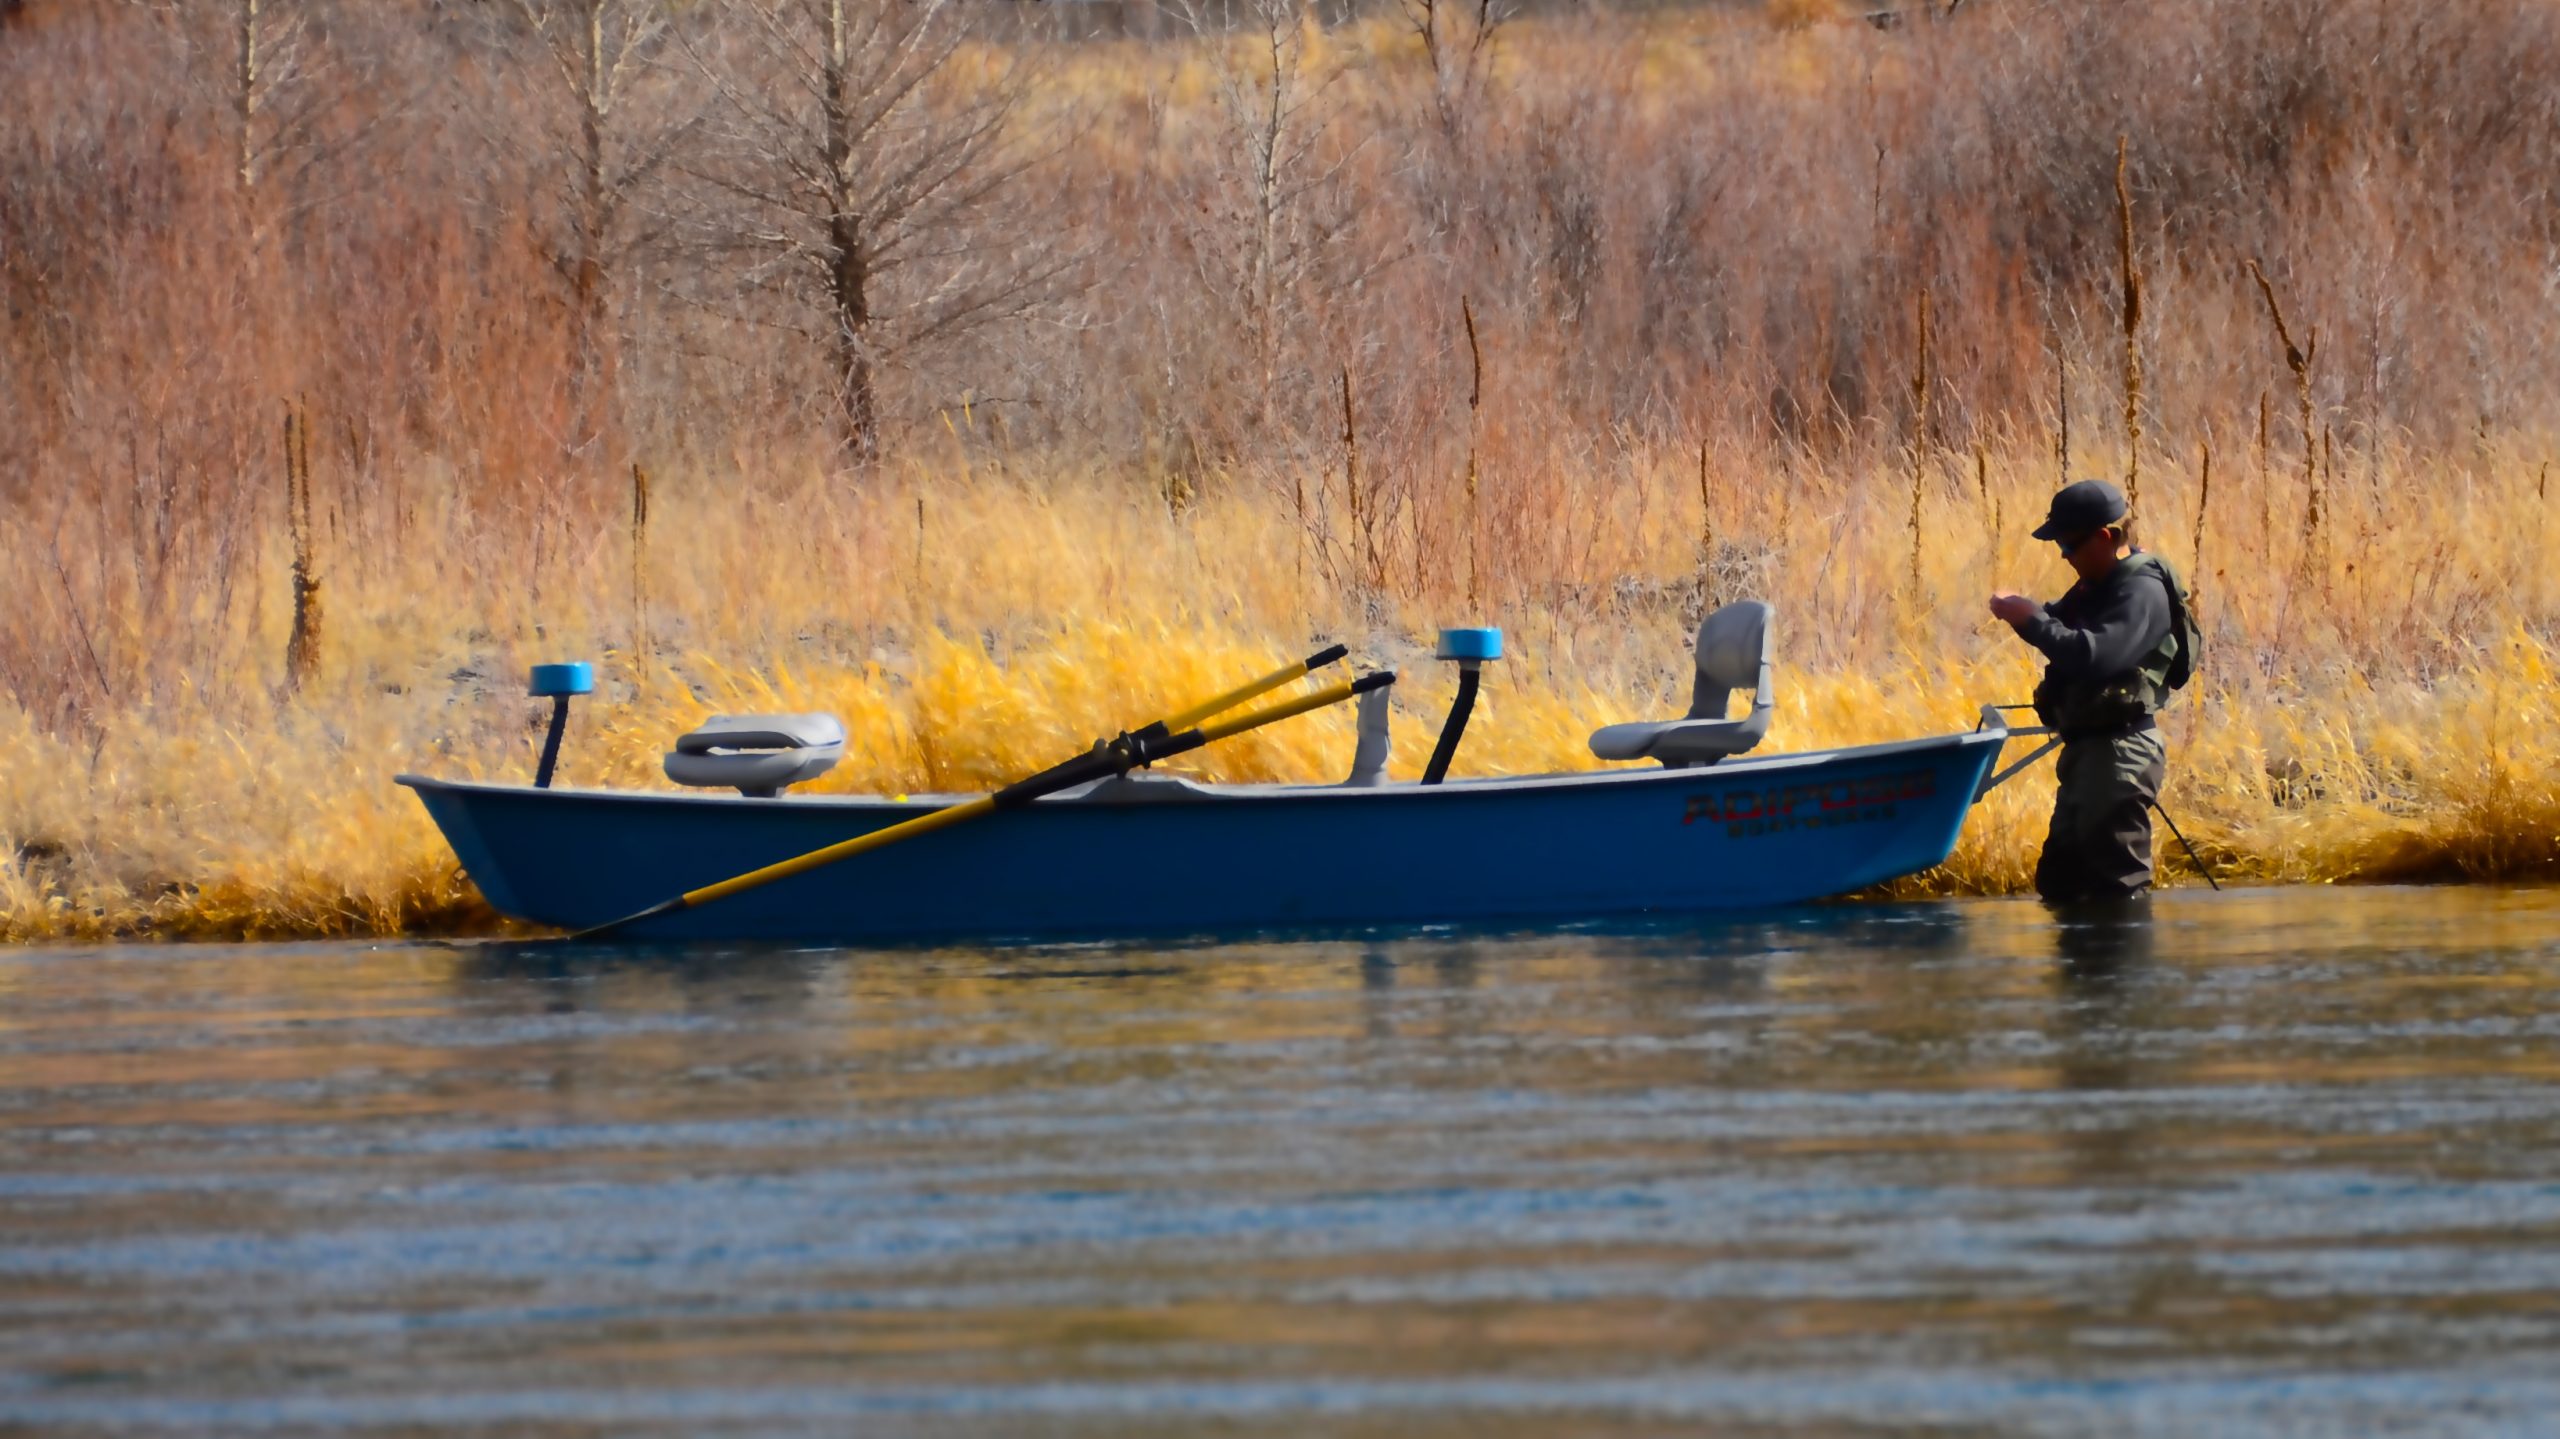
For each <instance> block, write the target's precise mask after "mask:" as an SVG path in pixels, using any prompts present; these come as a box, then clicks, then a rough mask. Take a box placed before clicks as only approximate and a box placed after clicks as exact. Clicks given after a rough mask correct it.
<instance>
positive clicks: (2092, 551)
mask: <svg viewBox="0 0 2560 1439" xmlns="http://www.w3.org/2000/svg"><path fill="white" fill-rule="evenodd" d="M2054 544H2055V545H2056V546H2057V547H2059V548H2060V549H2061V551H2062V557H2063V559H2065V560H2067V561H2069V562H2070V564H2071V568H2072V570H2073V572H2074V573H2076V574H2078V575H2079V576H2080V578H2082V579H2084V580H2094V579H2096V578H2098V577H2099V576H2101V575H2103V574H2105V573H2106V572H2107V571H2109V570H2111V569H2113V568H2115V563H2116V550H2117V548H2118V546H2117V543H2116V532H2115V530H2114V529H2112V528H2110V527H2106V526H2101V527H2099V528H2097V529H2094V530H2090V531H2088V532H2086V533H2084V534H2078V535H2064V536H2062V537H2061V538H2060V539H2057V540H2055V541H2054Z"/></svg>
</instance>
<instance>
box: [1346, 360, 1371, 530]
mask: <svg viewBox="0 0 2560 1439" xmlns="http://www.w3.org/2000/svg"><path fill="white" fill-rule="evenodd" d="M1342 485H1343V488H1344V489H1345V490H1347V491H1348V492H1349V493H1350V497H1351V527H1352V528H1353V529H1355V530H1358V531H1359V532H1360V564H1361V573H1362V574H1363V575H1364V576H1368V577H1370V578H1372V579H1374V578H1375V577H1376V574H1377V568H1378V553H1377V536H1376V530H1375V528H1374V527H1373V525H1372V522H1371V517H1370V515H1369V511H1368V507H1367V505H1365V504H1364V503H1362V501H1361V496H1360V426H1359V423H1358V422H1357V420H1355V419H1354V418H1353V415H1352V411H1351V367H1350V366H1349V365H1347V364H1346V365H1344V366H1343V367H1342Z"/></svg>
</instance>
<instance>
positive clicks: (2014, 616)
mask: <svg viewBox="0 0 2560 1439" xmlns="http://www.w3.org/2000/svg"><path fill="white" fill-rule="evenodd" d="M2043 608H2044V606H2042V605H2039V604H2037V603H2036V602H2035V601H2033V600H2031V599H2028V598H2027V597H2026V596H2025V595H2022V594H2019V593H2018V592H2016V591H2015V590H2001V591H1999V592H1998V593H1996V594H1994V595H1992V597H1991V613H1992V614H1994V615H1997V616H1998V617H2000V618H2001V619H2004V620H2006V621H2008V622H2009V623H2010V624H2013V625H2014V624H2021V623H2023V622H2025V621H2027V620H2029V619H2032V618H2034V616H2035V614H2036V612H2037V611H2038V610H2040V609H2043Z"/></svg>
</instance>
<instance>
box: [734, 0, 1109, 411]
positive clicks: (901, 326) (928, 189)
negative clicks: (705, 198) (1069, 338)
mask: <svg viewBox="0 0 2560 1439" xmlns="http://www.w3.org/2000/svg"><path fill="white" fill-rule="evenodd" d="M726 13H727V15H728V17H729V20H730V23H729V24H727V25H725V26H723V27H721V29H720V31H719V32H718V33H717V34H716V35H715V36H713V37H712V38H711V39H710V40H708V41H706V42H702V43H699V44H696V45H695V46H694V50H695V53H696V55H697V57H698V58H699V59H700V60H701V61H702V70H703V73H704V75H705V76H706V78H707V79H708V80H709V81H710V83H711V84H712V85H713V86H714V87H715V89H716V91H717V94H718V96H719V99H720V102H721V104H720V106H719V111H718V113H719V114H720V116H721V119H722V122H723V123H722V125H721V127H720V131H719V133H718V135H717V136H716V140H717V142H718V143H717V144H716V145H715V146H713V147H711V149H710V152H709V153H707V154H706V155H705V157H704V164H703V165H702V167H701V168H700V169H699V170H698V171H697V172H696V174H697V178H699V179H700V180H701V181H702V182H703V183H704V184H705V185H706V186H707V187H708V188H709V189H710V190H711V191H713V192H714V193H715V194H717V195H718V196H720V197H721V203H720V204H718V205H717V206H715V207H713V208H711V209H710V210H709V211H708V213H707V214H706V215H705V216H704V218H705V219H706V221H707V222H708V223H709V226H710V229H711V231H712V234H713V237H714V240H715V243H717V244H719V245H721V246H722V247H724V248H727V249H729V250H732V251H735V252H739V253H743V254H745V255H746V256H748V257H749V260H750V263H749V266H748V269H747V271H746V276H747V279H748V282H749V284H750V286H751V287H752V288H754V289H757V290H761V291H767V292H776V293H780V294H782V295H784V296H786V297H788V298H789V299H790V300H791V301H792V302H793V310H794V313H795V318H794V319H792V320H790V321H787V322H786V323H788V324H790V325H791V326H792V328H794V329H797V330H799V331H800V332H801V333H803V334H804V335H807V336H808V337H809V338H811V339H813V340H815V341H818V342H819V343H820V344H821V345H822V346H823V347H824V349H825V351H826V353H827V354H828V356H829V362H830V368H831V371H832V375H831V380H832V384H833V386H834V388H835V390H836V395H835V410H836V414H837V417H838V424H839V431H840V435H841V438H842V440H843V442H844V444H845V446H846V448H847V449H848V450H850V451H851V452H852V453H853V454H855V455H857V456H860V457H864V458H869V457H871V456H875V455H877V454H878V452H879V447H880V427H881V407H880V398H879V387H880V377H881V374H882V372H883V370H884V368H886V367H889V366H893V365H897V364H900V363H903V362H905V361H907V360H908V359H910V358H911V357H912V356H913V355H915V354H916V353H917V352H918V351H919V350H920V349H921V348H922V347H925V346H928V345H931V344H933V343H935V342H937V341H941V340H946V339H949V338H951V337H953V336H956V335H958V334H959V333H961V332H963V331H966V330H968V329H971V328H974V327H977V326H980V325H984V324H986V323H989V322H991V321H995V320H999V319H1004V318H1008V317H1017V316H1020V315H1023V314H1025V313H1027V312H1028V311H1029V310H1030V309H1031V308H1033V307H1034V306H1036V305H1037V304H1038V303H1040V302H1041V301H1042V300H1043V299H1044V298H1046V297H1047V295H1048V294H1049V293H1050V291H1051V290H1052V288H1053V287H1054V285H1055V284H1056V282H1058V281H1059V280H1060V279H1061V277H1062V276H1064V275H1065V274H1066V273H1067V271H1068V269H1069V268H1070V267H1071V265H1072V264H1073V263H1074V259H1075V257H1074V256H1073V255H1072V254H1071V253H1070V251H1069V249H1068V247H1067V246H1066V245H1064V244H1062V243H1058V242H1057V237H1055V236H1036V237H1035V242H1034V243H1030V244H1025V243H1023V242H1022V240H1023V235H1024V232H1023V230H1022V229H1020V228H1018V227H1003V226H991V225H988V224H985V223H983V221H985V220H986V219H987V216H988V211H989V209H990V207H991V206H992V204H993V202H995V201H996V200H997V199H998V198H999V197H1000V196H1002V195H1004V194H1005V193H1006V192H1007V191H1008V189H1010V188H1011V187H1013V186H1014V185H1015V183H1016V182H1017V181H1019V180H1020V179H1021V178H1022V177H1023V175H1024V174H1025V172H1026V171H1027V170H1028V169H1029V168H1030V166H1032V165H1033V164H1034V163H1036V162H1037V160H1038V159H1040V158H1041V156H1040V155H1039V154H1037V153H1034V152H1032V151H1030V150H1027V149H1026V148H1024V147H1023V146H1022V145H1021V144H1020V143H1019V142H1018V141H1017V139H1016V137H1015V136H1014V134H1013V121H1014V119H1015V114H1016V110H1017V108H1018V107H1019V105H1020V103H1021V101H1022V99H1023V96H1024V94H1025V81H1026V76H1025V74H1024V72H1023V70H1022V68H1021V65H1022V59H1021V52H1020V50H1019V49H1018V48H1016V49H1013V50H1010V51H1005V52H997V51H993V50H970V49H968V48H967V47H968V44H969V41H970V39H971V38H972V36H971V23H970V20H969V18H968V12H967V11H966V10H964V8H963V4H962V0H729V3H728V5H727V7H726ZM964 54H967V55H968V56H969V57H970V63H968V64H965V65H964V64H955V63H954V62H955V61H958V60H960V59H961V57H962V56H963V55H964ZM982 65H983V66H992V67H993V68H992V69H991V71H989V72H987V73H985V74H984V76H983V78H981V77H980V75H979V74H978V73H977V72H978V71H979V70H980V68H981V66H982ZM1039 241H1046V242H1047V243H1045V244H1044V243H1039ZM812 321H814V323H812Z"/></svg>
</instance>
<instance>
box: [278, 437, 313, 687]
mask: <svg viewBox="0 0 2560 1439" xmlns="http://www.w3.org/2000/svg"><path fill="white" fill-rule="evenodd" d="M284 505H285V528H286V531H287V532H288V533H289V534H290V535H291V536H292V539H293V630H292V632H291V634H290V635H288V636H287V638H286V640H285V647H284V682H285V689H286V690H287V691H288V692H291V691H296V690H299V689H301V688H302V686H303V682H304V681H306V680H308V679H310V678H311V677H312V675H314V674H316V673H318V671H319V668H320V574H319V569H318V567H317V565H316V564H315V563H314V561H313V559H312V555H311V424H310V421H309V420H307V419H306V418H304V416H303V413H302V406H301V405H300V404H299V403H295V404H288V405H287V406H285V411H284Z"/></svg>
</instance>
